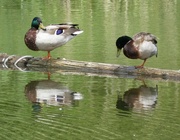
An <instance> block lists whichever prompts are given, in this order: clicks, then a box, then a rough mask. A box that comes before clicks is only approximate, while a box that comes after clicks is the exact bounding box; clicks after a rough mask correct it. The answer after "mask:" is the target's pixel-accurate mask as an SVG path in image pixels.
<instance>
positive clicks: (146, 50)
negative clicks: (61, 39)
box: [116, 32, 158, 68]
mask: <svg viewBox="0 0 180 140" xmlns="http://www.w3.org/2000/svg"><path fill="white" fill-rule="evenodd" d="M156 44H157V39H156V37H155V36H154V35H153V34H151V33H145V32H140V33H138V34H136V35H134V36H133V38H131V37H129V36H121V37H119V38H118V39H117V41H116V46H117V57H118V56H119V55H120V51H121V49H122V48H123V53H124V55H125V56H126V57H128V58H131V59H138V58H139V59H142V60H144V62H143V63H142V65H140V66H135V67H136V68H143V67H144V64H145V62H146V60H147V59H148V58H150V57H152V56H153V55H156V57H157V52H158V51H157V46H156Z"/></svg>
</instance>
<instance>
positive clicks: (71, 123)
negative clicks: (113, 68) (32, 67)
mask: <svg viewBox="0 0 180 140" xmlns="http://www.w3.org/2000/svg"><path fill="white" fill-rule="evenodd" d="M0 6H1V8H0V21H1V22H0V31H1V35H0V52H1V53H7V54H10V55H13V54H15V55H22V56H23V55H32V56H35V57H44V56H45V55H47V54H46V52H33V51H31V50H29V49H28V48H27V47H26V46H25V44H24V40H23V39H24V34H25V33H26V31H27V30H28V29H29V28H30V24H31V21H32V18H34V17H35V16H39V17H41V18H42V20H43V23H44V25H47V24H50V23H61V22H69V21H71V22H73V23H78V24H79V28H80V29H82V30H84V33H83V34H81V35H79V36H77V37H76V38H74V39H73V40H71V41H70V42H68V43H67V44H66V45H64V46H63V47H61V48H57V49H56V50H54V51H52V52H51V55H52V57H54V58H57V57H61V58H67V59H73V60H81V61H91V62H101V63H111V64H120V65H128V66H134V65H138V64H140V63H142V60H130V59H127V58H126V57H125V56H124V55H123V54H122V55H121V56H120V57H119V58H116V47H115V41H116V39H117V38H118V37H119V36H121V35H125V34H126V35H130V36H132V35H134V34H135V33H137V32H140V31H145V32H151V33H153V34H155V35H156V36H157V37H158V57H157V58H156V57H152V58H151V59H149V60H148V61H147V62H146V64H145V66H146V67H154V68H162V69H173V70H179V67H180V63H179V61H180V54H179V53H180V48H179V45H180V40H179V38H180V35H179V28H180V16H178V15H179V14H180V12H179V10H178V9H179V8H180V2H179V1H177V0H167V1H166V2H163V3H162V1H159V0H153V1H150V0H147V1H144V0H134V1H126V0H103V1H95V0H94V1H83V0H44V1H40V0H39V1H37V0H31V1H25V0H21V1H18V0H8V1H7V0H1V1H0ZM0 76H1V82H0V99H1V100H0V124H1V127H0V138H1V139H18V140H21V139H27V140H31V139H37V140H38V139H43V140H46V139H48V140H49V139H53V140H54V139H68V140H69V139H73V140H74V139H77V140H79V139H95V140H96V139H97V140H105V139H117V140H119V139H138V140H139V139H143V140H150V139H160V140H161V139H163V140H164V139H179V137H180V117H179V114H180V109H179V107H180V82H179V81H169V80H157V79H152V78H151V79H147V78H144V79H143V78H142V79H134V78H133V77H131V76H128V77H124V76H123V75H122V76H120V77H119V78H118V77H106V76H101V75H99V76H98V75H88V74H85V73H84V74H82V73H78V72H77V73H63V72H61V73H53V74H52V75H51V77H50V78H48V76H47V74H46V73H43V72H38V71H28V72H22V71H18V70H11V69H7V68H6V69H5V68H3V67H0Z"/></svg>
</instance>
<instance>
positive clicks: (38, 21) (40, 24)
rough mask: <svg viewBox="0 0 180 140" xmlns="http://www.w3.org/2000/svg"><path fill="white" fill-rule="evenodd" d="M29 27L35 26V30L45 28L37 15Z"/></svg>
mask: <svg viewBox="0 0 180 140" xmlns="http://www.w3.org/2000/svg"><path fill="white" fill-rule="evenodd" d="M31 28H35V29H36V30H38V29H39V28H41V29H43V30H46V28H45V27H44V25H43V23H42V20H41V19H40V18H39V17H35V18H33V20H32V23H31Z"/></svg>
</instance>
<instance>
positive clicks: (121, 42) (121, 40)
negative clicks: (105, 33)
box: [116, 36, 132, 57]
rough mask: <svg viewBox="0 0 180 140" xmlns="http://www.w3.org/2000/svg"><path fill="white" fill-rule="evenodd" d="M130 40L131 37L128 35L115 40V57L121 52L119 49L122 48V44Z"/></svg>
mask: <svg viewBox="0 0 180 140" xmlns="http://www.w3.org/2000/svg"><path fill="white" fill-rule="evenodd" d="M130 40H132V38H131V37H129V36H121V37H119V38H118V39H117V40H116V47H117V55H116V56H117V57H119V55H120V53H121V49H122V48H124V46H125V45H126V44H127V43H128V42H129V41H130Z"/></svg>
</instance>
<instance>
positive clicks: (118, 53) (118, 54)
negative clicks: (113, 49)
mask: <svg viewBox="0 0 180 140" xmlns="http://www.w3.org/2000/svg"><path fill="white" fill-rule="evenodd" d="M120 53H121V49H117V55H116V56H117V57H119V56H120Z"/></svg>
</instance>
